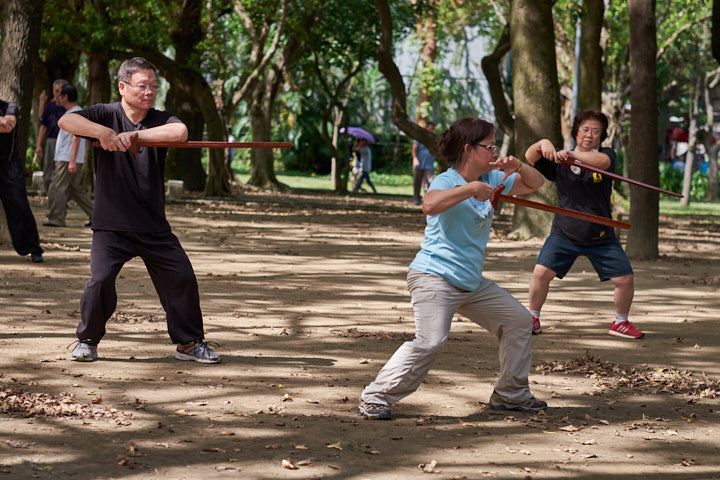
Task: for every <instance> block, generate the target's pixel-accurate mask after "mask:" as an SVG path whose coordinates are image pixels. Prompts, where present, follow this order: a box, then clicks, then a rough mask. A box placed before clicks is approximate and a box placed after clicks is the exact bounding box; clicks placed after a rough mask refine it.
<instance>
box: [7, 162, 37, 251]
mask: <svg viewBox="0 0 720 480" xmlns="http://www.w3.org/2000/svg"><path fill="white" fill-rule="evenodd" d="M0 200H2V204H3V208H4V209H5V217H7V222H8V230H10V238H12V243H13V247H14V248H15V251H16V252H17V253H19V254H20V255H27V254H28V253H42V252H43V249H42V248H40V238H39V237H38V229H37V224H36V223H35V217H33V213H32V210H31V209H30V203H29V202H28V197H27V189H26V188H25V170H24V169H23V166H22V163H20V162H19V161H18V160H8V159H6V158H0Z"/></svg>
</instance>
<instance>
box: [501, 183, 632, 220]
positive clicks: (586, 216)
mask: <svg viewBox="0 0 720 480" xmlns="http://www.w3.org/2000/svg"><path fill="white" fill-rule="evenodd" d="M504 189H505V185H502V184H501V185H498V186H497V187H495V188H494V189H493V193H492V197H491V198H490V203H491V204H492V206H493V208H494V209H495V210H497V208H498V202H499V201H503V202H508V203H514V204H515V205H520V206H522V207H529V208H535V209H537V210H544V211H546V212H551V213H557V214H558V215H565V216H566V217H572V218H577V219H579V220H585V221H588V222H593V223H599V224H600V225H605V226H608V227H613V228H621V229H623V230H630V227H631V225H630V224H629V223H625V222H620V221H618V220H613V219H611V218H605V217H600V216H598V215H592V214H590V213H584V212H578V211H577V210H570V209H567V208H562V207H556V206H554V205H546V204H544V203H538V202H533V201H532V200H525V199H524V198H518V197H511V196H509V195H503V194H502V191H503V190H504Z"/></svg>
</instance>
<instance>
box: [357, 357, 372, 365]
mask: <svg viewBox="0 0 720 480" xmlns="http://www.w3.org/2000/svg"><path fill="white" fill-rule="evenodd" d="M358 363H360V364H362V365H365V364H368V363H370V360H369V359H367V358H359V359H358Z"/></svg>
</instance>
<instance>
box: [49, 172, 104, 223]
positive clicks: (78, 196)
mask: <svg viewBox="0 0 720 480" xmlns="http://www.w3.org/2000/svg"><path fill="white" fill-rule="evenodd" d="M68 165H69V163H68V162H55V172H54V173H53V178H52V182H51V183H50V189H49V190H48V205H49V206H50V213H49V214H48V223H52V224H54V225H60V226H65V216H66V214H67V202H68V198H70V199H72V200H75V203H77V204H78V206H79V207H80V208H82V210H83V211H84V212H85V214H86V215H87V216H88V219H89V220H90V221H92V216H93V201H92V200H90V197H89V196H88V194H87V193H86V192H85V190H84V189H83V187H82V185H81V184H80V180H81V178H82V169H83V164H82V163H78V164H77V167H78V170H77V172H75V174H71V173H70V172H68Z"/></svg>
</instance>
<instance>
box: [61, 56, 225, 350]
mask: <svg viewBox="0 0 720 480" xmlns="http://www.w3.org/2000/svg"><path fill="white" fill-rule="evenodd" d="M118 89H119V91H120V97H121V101H120V102H116V103H112V104H97V105H92V106H90V107H88V108H86V109H84V110H81V111H79V112H76V113H69V114H66V115H64V116H63V117H62V118H61V119H60V128H62V129H63V130H67V131H68V132H70V133H73V134H75V135H81V136H84V137H88V138H92V139H97V141H98V142H99V143H100V147H95V148H94V149H93V153H94V161H95V172H96V183H95V212H94V214H93V221H92V229H93V243H92V248H91V251H90V280H89V281H88V283H87V285H86V286H85V290H84V291H83V295H82V299H81V301H80V316H81V321H80V325H79V326H78V328H77V338H78V343H77V345H76V347H75V349H74V350H73V353H72V355H71V359H72V360H76V361H86V362H87V361H94V360H96V359H97V344H98V342H99V341H100V339H101V338H102V337H103V335H104V334H105V324H106V322H107V321H108V319H109V318H110V316H111V315H112V313H113V311H114V310H115V307H116V305H117V294H116V291H115V279H116V278H117V275H118V273H119V272H120V269H121V268H122V266H123V265H124V264H125V263H126V262H128V261H129V260H130V259H132V258H133V257H136V256H139V257H141V258H142V259H143V261H144V262H145V266H146V268H147V270H148V273H149V274H150V278H151V279H152V281H153V285H154V286H155V290H156V291H157V293H158V296H159V297H160V302H161V303H162V306H163V308H164V309H165V313H166V316H167V324H168V332H169V334H170V338H171V339H172V341H173V342H174V343H176V344H177V349H176V351H175V358H177V359H179V360H194V361H197V362H202V363H218V362H220V360H221V358H220V356H219V355H218V354H217V353H215V352H213V351H212V350H211V349H210V348H209V347H208V345H207V343H205V342H204V340H203V319H202V313H201V311H200V300H199V294H198V285H197V280H196V278H195V273H194V272H193V268H192V265H191V264H190V260H189V259H188V257H187V255H186V254H185V251H184V250H183V248H182V246H181V245H180V242H179V241H178V239H177V237H175V235H174V234H173V233H172V231H171V229H170V225H169V224H168V222H167V219H166V218H165V194H164V175H163V174H164V168H165V156H166V154H167V149H165V148H140V149H139V152H138V154H137V155H134V154H132V153H131V152H130V151H128V148H129V147H130V145H131V142H132V141H133V139H137V140H143V141H165V142H174V141H184V140H186V139H187V128H186V127H185V124H183V123H182V122H181V121H180V119H178V118H177V117H176V116H174V115H172V114H171V113H169V112H163V111H159V110H155V109H154V108H152V107H153V105H154V104H155V95H156V93H157V77H156V75H155V67H154V66H153V65H152V64H151V63H150V62H148V61H147V60H145V59H144V58H140V57H135V58H132V59H130V60H126V61H125V62H124V63H123V64H122V65H121V66H120V69H119V71H118Z"/></svg>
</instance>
